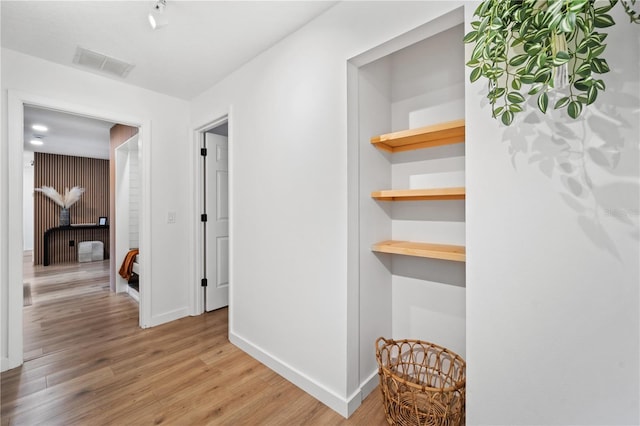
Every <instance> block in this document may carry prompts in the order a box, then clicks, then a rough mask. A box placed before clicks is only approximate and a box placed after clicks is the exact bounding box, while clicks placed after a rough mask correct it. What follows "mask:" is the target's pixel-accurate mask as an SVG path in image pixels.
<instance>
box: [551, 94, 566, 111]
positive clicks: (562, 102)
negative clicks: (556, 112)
mask: <svg viewBox="0 0 640 426" xmlns="http://www.w3.org/2000/svg"><path fill="white" fill-rule="evenodd" d="M569 100H570V99H569V97H568V96H565V97H564V98H560V99H558V101H557V102H556V104H555V105H554V106H553V109H560V108H562V107H565V106H567V104H568V103H569Z"/></svg>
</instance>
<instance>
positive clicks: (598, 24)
mask: <svg viewBox="0 0 640 426" xmlns="http://www.w3.org/2000/svg"><path fill="white" fill-rule="evenodd" d="M617 3H618V0H606V1H601V2H594V1H593V0H484V1H482V3H481V4H480V5H479V6H478V8H477V9H476V11H475V12H474V16H475V17H477V18H478V19H477V20H474V21H473V22H471V27H472V31H470V32H469V33H467V34H466V35H465V37H464V42H465V43H474V44H475V47H474V48H473V51H472V53H471V59H470V60H469V61H468V62H467V66H469V67H471V68H472V71H471V76H470V79H471V81H472V82H475V81H477V80H479V79H480V78H481V77H484V78H486V79H487V80H489V87H488V93H487V98H488V99H489V102H490V104H491V111H492V115H493V117H494V118H496V119H498V118H499V119H500V120H501V121H502V123H504V124H505V125H510V124H511V123H512V122H513V119H514V117H515V115H516V114H517V113H519V112H522V111H523V110H524V107H525V104H526V101H527V98H528V97H530V96H535V97H537V104H538V109H539V110H540V111H542V112H543V113H546V112H547V109H548V108H549V106H550V105H551V104H550V102H551V101H552V99H551V96H550V95H549V93H550V91H551V90H552V89H563V90H560V91H559V93H560V95H559V98H558V99H557V100H556V99H554V100H553V101H554V102H553V105H552V106H553V108H554V109H560V108H566V111H567V113H568V115H569V116H570V117H572V118H574V119H575V118H577V117H578V116H580V114H581V113H582V111H583V109H584V107H585V106H586V105H590V104H592V103H593V102H595V100H596V99H597V98H598V93H599V92H602V91H604V90H605V88H606V86H605V82H604V80H602V78H600V77H601V75H602V74H605V73H607V72H609V64H608V63H607V61H606V59H605V58H604V57H603V56H602V54H603V52H604V51H605V49H606V47H607V45H606V44H605V43H604V42H605V40H606V38H607V34H606V33H604V32H602V31H601V29H603V28H607V27H610V26H612V25H614V24H615V22H614V20H613V18H612V17H611V15H610V14H609V11H610V10H611V9H612V8H613V7H614V6H615V5H616V4H617ZM621 3H622V5H623V6H624V8H625V11H626V12H627V14H628V15H629V17H630V19H631V22H634V23H640V18H639V17H638V14H637V13H636V12H635V11H634V10H633V7H634V6H635V3H636V0H626V1H625V0H622V2H621Z"/></svg>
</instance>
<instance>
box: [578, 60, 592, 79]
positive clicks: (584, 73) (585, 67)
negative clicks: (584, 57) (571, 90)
mask: <svg viewBox="0 0 640 426" xmlns="http://www.w3.org/2000/svg"><path fill="white" fill-rule="evenodd" d="M575 73H576V74H578V75H579V76H580V77H589V76H590V75H591V64H590V63H588V62H585V63H583V64H582V65H580V66H579V67H578V68H577V69H576V70H575Z"/></svg>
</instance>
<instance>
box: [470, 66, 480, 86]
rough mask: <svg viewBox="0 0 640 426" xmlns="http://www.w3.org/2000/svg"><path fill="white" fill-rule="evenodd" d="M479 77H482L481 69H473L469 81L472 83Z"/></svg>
mask: <svg viewBox="0 0 640 426" xmlns="http://www.w3.org/2000/svg"><path fill="white" fill-rule="evenodd" d="M481 76H482V68H480V67H478V68H474V69H473V71H471V75H470V76H469V80H470V81H471V82H472V83H473V82H474V81H476V80H477V79H479V78H480V77H481Z"/></svg>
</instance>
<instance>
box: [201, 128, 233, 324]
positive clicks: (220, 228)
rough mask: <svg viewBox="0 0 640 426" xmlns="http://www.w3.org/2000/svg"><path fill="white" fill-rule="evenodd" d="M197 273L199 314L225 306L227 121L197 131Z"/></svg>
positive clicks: (227, 237)
mask: <svg viewBox="0 0 640 426" xmlns="http://www.w3.org/2000/svg"><path fill="white" fill-rule="evenodd" d="M198 139H199V140H198V143H199V147H200V150H199V155H200V161H199V164H200V170H199V175H198V182H199V188H200V190H199V207H200V209H199V211H200V213H201V216H200V224H199V232H198V235H199V240H200V253H199V255H198V258H199V260H200V262H199V263H200V267H199V274H200V285H201V287H202V311H203V312H210V311H213V310H216V309H220V308H223V307H226V306H228V305H229V120H228V117H223V118H221V119H219V120H216V121H215V122H213V123H211V124H210V125H208V126H206V127H205V128H203V129H202V130H200V131H199V138H198Z"/></svg>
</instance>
